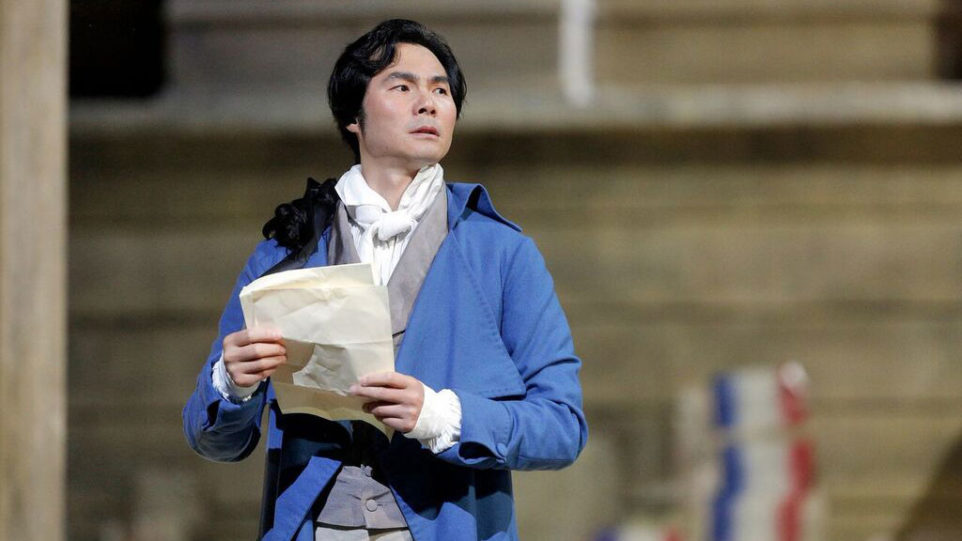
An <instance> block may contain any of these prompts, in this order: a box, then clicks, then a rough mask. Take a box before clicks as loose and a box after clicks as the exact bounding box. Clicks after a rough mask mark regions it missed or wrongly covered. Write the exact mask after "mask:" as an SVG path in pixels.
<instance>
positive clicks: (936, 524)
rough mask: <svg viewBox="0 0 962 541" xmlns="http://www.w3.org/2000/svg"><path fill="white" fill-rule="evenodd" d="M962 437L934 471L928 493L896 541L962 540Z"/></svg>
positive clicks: (921, 499)
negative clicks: (959, 499)
mask: <svg viewBox="0 0 962 541" xmlns="http://www.w3.org/2000/svg"><path fill="white" fill-rule="evenodd" d="M960 493H962V435H959V437H958V438H956V441H955V443H954V444H953V445H952V448H951V449H950V450H949V452H948V453H947V454H946V456H945V458H944V459H943V461H942V463H941V464H940V465H939V468H938V469H937V470H936V471H935V474H934V475H933V477H932V480H931V481H930V482H929V486H928V488H927V489H926V491H925V494H924V495H923V496H922V497H921V498H920V499H919V501H918V502H917V503H916V504H915V505H914V506H913V507H912V509H911V510H910V511H909V513H908V518H907V519H906V521H905V524H903V525H902V526H901V528H899V531H898V533H897V534H896V536H895V539H896V540H897V541H957V540H959V539H962V513H960V512H959V511H960V510H959V503H958V497H959V494H960Z"/></svg>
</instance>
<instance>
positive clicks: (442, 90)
mask: <svg viewBox="0 0 962 541" xmlns="http://www.w3.org/2000/svg"><path fill="white" fill-rule="evenodd" d="M434 91H435V92H437V93H438V94H441V95H443V96H446V95H447V94H448V89H447V88H435V89H434Z"/></svg>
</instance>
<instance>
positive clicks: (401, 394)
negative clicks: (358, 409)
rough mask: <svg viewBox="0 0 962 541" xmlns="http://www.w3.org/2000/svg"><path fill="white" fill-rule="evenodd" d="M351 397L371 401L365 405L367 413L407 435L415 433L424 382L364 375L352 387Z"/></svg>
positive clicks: (399, 376)
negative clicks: (413, 431)
mask: <svg viewBox="0 0 962 541" xmlns="http://www.w3.org/2000/svg"><path fill="white" fill-rule="evenodd" d="M351 394H353V395H354V396H360V397H363V398H368V399H370V402H367V403H366V404H364V411H366V412H368V413H370V414H372V415H374V417H376V418H377V420H379V421H381V422H382V423H384V424H385V425H387V426H389V427H391V428H393V429H394V430H398V431H400V432H402V433H405V434H406V433H408V432H410V431H412V430H414V426H415V425H416V424H417V422H418V417H419V416H420V415H421V407H422V406H423V405H424V386H423V385H422V384H421V382H420V381H418V380H417V379H416V378H413V377H411V376H407V375H404V374H400V373H398V372H381V373H378V374H369V375H367V376H363V377H361V379H360V381H359V382H358V383H356V384H354V385H352V386H351Z"/></svg>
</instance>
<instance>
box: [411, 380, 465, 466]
mask: <svg viewBox="0 0 962 541" xmlns="http://www.w3.org/2000/svg"><path fill="white" fill-rule="evenodd" d="M421 385H422V386H423V387H424V404H423V405H422V406H421V414H420V415H419V416H418V421H417V423H416V424H415V426H414V430H412V431H410V432H408V433H407V434H404V437H406V438H411V439H414V440H418V441H419V442H421V445H423V446H424V447H426V448H427V449H430V450H431V452H432V453H435V454H437V453H440V452H442V451H445V450H447V449H449V448H450V447H451V446H453V445H454V444H455V443H457V442H458V441H459V440H460V439H461V401H460V400H459V399H458V395H456V394H454V391H452V390H450V389H442V390H441V391H439V392H435V391H434V389H431V388H430V387H428V386H427V385H424V384H423V383H422V384H421Z"/></svg>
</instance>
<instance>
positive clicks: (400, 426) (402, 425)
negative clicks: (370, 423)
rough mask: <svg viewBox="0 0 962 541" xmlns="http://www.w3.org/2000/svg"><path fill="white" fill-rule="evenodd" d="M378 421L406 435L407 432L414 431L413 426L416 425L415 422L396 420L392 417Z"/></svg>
mask: <svg viewBox="0 0 962 541" xmlns="http://www.w3.org/2000/svg"><path fill="white" fill-rule="evenodd" d="M378 420H379V421H381V422H382V423H384V424H385V425H386V426H389V427H391V428H393V429H394V430H397V431H398V432H400V433H402V434H407V433H408V432H410V431H412V430H414V426H415V424H416V423H415V422H412V421H409V420H407V419H397V418H394V417H386V418H384V419H378Z"/></svg>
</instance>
